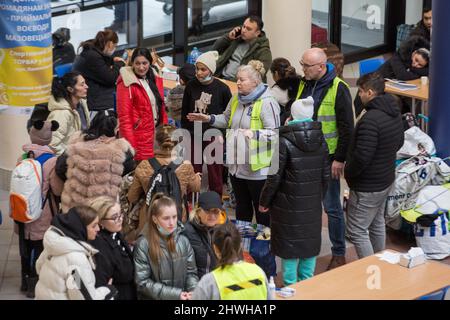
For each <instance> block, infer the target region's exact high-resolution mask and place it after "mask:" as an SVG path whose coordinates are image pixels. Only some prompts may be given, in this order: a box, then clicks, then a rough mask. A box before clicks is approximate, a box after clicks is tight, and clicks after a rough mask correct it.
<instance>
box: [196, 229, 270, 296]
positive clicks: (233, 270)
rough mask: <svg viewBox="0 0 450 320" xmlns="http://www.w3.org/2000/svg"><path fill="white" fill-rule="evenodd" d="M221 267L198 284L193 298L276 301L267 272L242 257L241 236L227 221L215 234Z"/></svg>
mask: <svg viewBox="0 0 450 320" xmlns="http://www.w3.org/2000/svg"><path fill="white" fill-rule="evenodd" d="M212 242H213V247H214V252H215V253H216V255H217V258H218V261H219V263H218V267H217V268H216V269H215V270H214V271H212V272H210V273H207V274H206V275H204V276H203V278H202V279H201V280H200V282H199V283H198V285H197V287H196V288H195V290H194V292H193V293H192V300H273V299H274V297H273V296H272V294H271V293H269V290H268V288H269V285H268V282H267V278H266V275H265V273H264V271H263V270H262V269H261V268H260V267H258V266H257V265H256V264H251V263H247V262H244V261H243V260H242V249H241V236H240V235H239V231H238V230H237V229H236V227H235V226H234V224H232V223H225V224H223V225H220V226H218V227H216V229H215V230H214V233H213V238H212Z"/></svg>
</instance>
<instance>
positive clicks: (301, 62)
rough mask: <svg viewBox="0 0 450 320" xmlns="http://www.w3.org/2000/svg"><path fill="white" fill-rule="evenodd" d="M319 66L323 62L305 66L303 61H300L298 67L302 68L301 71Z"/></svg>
mask: <svg viewBox="0 0 450 320" xmlns="http://www.w3.org/2000/svg"><path fill="white" fill-rule="evenodd" d="M320 64H323V62H319V63H315V64H307V63H304V62H303V61H300V65H301V66H302V68H303V69H308V68H312V67H314V66H318V65H320Z"/></svg>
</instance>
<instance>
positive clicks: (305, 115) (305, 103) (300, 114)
mask: <svg viewBox="0 0 450 320" xmlns="http://www.w3.org/2000/svg"><path fill="white" fill-rule="evenodd" d="M291 113H292V117H293V118H294V120H310V119H312V117H313V115H314V99H313V97H308V98H306V99H300V100H297V101H295V102H294V103H293V104H292V107H291Z"/></svg>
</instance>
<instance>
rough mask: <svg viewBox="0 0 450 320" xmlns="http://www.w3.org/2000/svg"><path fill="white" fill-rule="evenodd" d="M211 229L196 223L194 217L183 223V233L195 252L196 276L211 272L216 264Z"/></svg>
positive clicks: (199, 276)
mask: <svg viewBox="0 0 450 320" xmlns="http://www.w3.org/2000/svg"><path fill="white" fill-rule="evenodd" d="M212 231H213V230H212V229H208V228H207V227H206V226H203V225H201V224H199V223H198V221H197V220H196V219H194V220H193V221H189V222H188V223H186V224H185V225H184V231H183V234H184V235H185V236H186V237H187V238H188V239H189V242H190V243H191V246H192V248H193V249H194V252H195V262H196V264H197V274H198V278H199V279H201V278H202V277H203V276H204V275H205V274H207V273H208V272H211V271H212V270H213V269H214V268H215V267H216V265H217V260H216V255H215V254H214V250H213V248H212Z"/></svg>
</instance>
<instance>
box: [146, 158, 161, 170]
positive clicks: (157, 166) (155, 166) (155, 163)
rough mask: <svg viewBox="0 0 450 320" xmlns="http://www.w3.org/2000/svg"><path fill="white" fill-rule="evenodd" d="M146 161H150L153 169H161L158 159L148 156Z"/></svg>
mask: <svg viewBox="0 0 450 320" xmlns="http://www.w3.org/2000/svg"><path fill="white" fill-rule="evenodd" d="M148 162H149V163H150V165H151V166H152V168H153V170H154V171H158V170H159V169H161V164H160V163H159V161H158V160H156V158H150V159H148Z"/></svg>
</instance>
